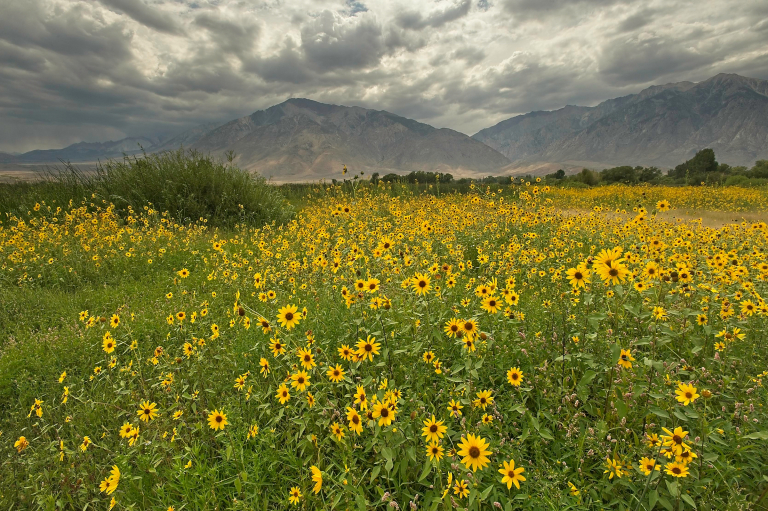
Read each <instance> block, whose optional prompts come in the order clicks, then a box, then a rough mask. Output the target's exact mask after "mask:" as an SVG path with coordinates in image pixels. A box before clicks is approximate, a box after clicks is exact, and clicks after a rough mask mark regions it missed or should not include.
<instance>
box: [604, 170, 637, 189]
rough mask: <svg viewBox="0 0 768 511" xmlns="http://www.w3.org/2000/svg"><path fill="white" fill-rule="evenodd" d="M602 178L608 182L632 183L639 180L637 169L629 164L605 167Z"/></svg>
mask: <svg viewBox="0 0 768 511" xmlns="http://www.w3.org/2000/svg"><path fill="white" fill-rule="evenodd" d="M600 179H601V180H603V181H605V182H606V183H624V184H628V185H629V184H632V183H634V182H636V181H637V175H636V173H635V169H633V168H632V167H630V166H629V165H625V166H622V167H613V168H612V169H605V170H603V171H602V172H601V173H600Z"/></svg>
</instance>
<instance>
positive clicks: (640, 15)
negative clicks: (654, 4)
mask: <svg viewBox="0 0 768 511" xmlns="http://www.w3.org/2000/svg"><path fill="white" fill-rule="evenodd" d="M654 14H655V11H654V10H652V9H643V10H642V11H639V12H636V13H635V14H633V15H631V16H628V17H626V18H624V20H622V22H621V23H619V26H618V28H617V31H619V32H632V31H633V30H637V29H638V28H643V27H644V26H646V25H648V24H649V23H650V22H651V21H653V16H654Z"/></svg>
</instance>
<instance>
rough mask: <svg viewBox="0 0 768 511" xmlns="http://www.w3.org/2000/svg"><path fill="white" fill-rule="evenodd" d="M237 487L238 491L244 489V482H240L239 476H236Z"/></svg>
mask: <svg viewBox="0 0 768 511" xmlns="http://www.w3.org/2000/svg"><path fill="white" fill-rule="evenodd" d="M235 489H236V490H237V493H240V492H242V491H243V483H241V482H240V478H239V477H235Z"/></svg>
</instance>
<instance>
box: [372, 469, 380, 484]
mask: <svg viewBox="0 0 768 511" xmlns="http://www.w3.org/2000/svg"><path fill="white" fill-rule="evenodd" d="M379 472H381V465H376V466H375V467H373V470H371V484H373V481H374V480H375V479H376V477H378V475H379Z"/></svg>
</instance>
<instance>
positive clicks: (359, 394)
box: [355, 385, 368, 410]
mask: <svg viewBox="0 0 768 511" xmlns="http://www.w3.org/2000/svg"><path fill="white" fill-rule="evenodd" d="M355 404H356V405H360V409H361V410H367V409H368V401H367V398H366V395H365V389H364V388H363V387H362V386H361V385H358V386H357V391H356V392H355Z"/></svg>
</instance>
